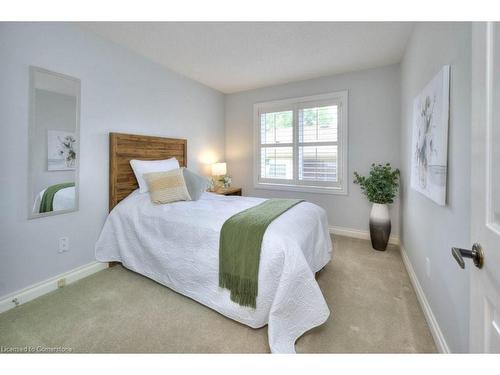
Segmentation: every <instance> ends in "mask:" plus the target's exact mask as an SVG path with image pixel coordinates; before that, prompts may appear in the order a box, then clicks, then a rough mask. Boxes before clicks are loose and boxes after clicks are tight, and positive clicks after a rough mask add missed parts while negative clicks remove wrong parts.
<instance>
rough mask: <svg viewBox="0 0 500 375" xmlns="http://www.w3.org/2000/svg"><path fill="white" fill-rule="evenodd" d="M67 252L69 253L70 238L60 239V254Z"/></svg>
mask: <svg viewBox="0 0 500 375" xmlns="http://www.w3.org/2000/svg"><path fill="white" fill-rule="evenodd" d="M66 251H69V238H68V237H61V238H59V252H60V253H64V252H66Z"/></svg>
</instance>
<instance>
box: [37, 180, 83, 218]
mask: <svg viewBox="0 0 500 375" xmlns="http://www.w3.org/2000/svg"><path fill="white" fill-rule="evenodd" d="M73 186H75V183H74V182H65V183H62V184H56V185H52V186H49V187H48V188H47V189H45V191H44V192H43V196H42V200H41V202H40V210H39V211H38V212H39V213H44V212H51V211H53V210H54V206H53V204H54V196H55V195H56V193H57V192H58V191H59V190H62V189H66V188H69V187H73Z"/></svg>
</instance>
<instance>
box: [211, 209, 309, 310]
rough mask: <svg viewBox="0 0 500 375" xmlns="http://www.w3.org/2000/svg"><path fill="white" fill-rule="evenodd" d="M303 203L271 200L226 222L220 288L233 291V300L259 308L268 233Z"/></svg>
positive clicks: (223, 229) (221, 257) (222, 231)
mask: <svg viewBox="0 0 500 375" xmlns="http://www.w3.org/2000/svg"><path fill="white" fill-rule="evenodd" d="M300 202H302V200H300V199H269V200H267V201H265V202H263V203H261V204H259V205H257V206H254V207H251V208H249V209H246V210H244V211H241V212H239V213H237V214H236V215H234V216H232V217H230V218H229V219H227V220H226V222H225V223H224V225H223V226H222V229H221V233H220V243H219V286H220V287H222V288H226V289H229V290H230V291H231V301H234V302H236V303H238V304H240V305H241V306H250V307H253V308H255V307H256V300H257V293H258V278H259V262H260V250H261V246H262V239H263V237H264V233H265V232H266V229H267V227H268V226H269V224H271V222H272V221H273V220H274V219H276V218H277V217H278V216H280V215H281V214H282V213H284V212H285V211H287V210H289V209H290V208H292V207H293V206H295V205H296V204H298V203H300Z"/></svg>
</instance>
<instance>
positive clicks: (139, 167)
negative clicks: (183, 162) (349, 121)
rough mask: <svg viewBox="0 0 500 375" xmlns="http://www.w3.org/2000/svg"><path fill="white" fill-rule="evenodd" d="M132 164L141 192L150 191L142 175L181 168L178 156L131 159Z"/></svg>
mask: <svg viewBox="0 0 500 375" xmlns="http://www.w3.org/2000/svg"><path fill="white" fill-rule="evenodd" d="M130 166H131V167H132V170H133V171H134V174H135V178H136V179H137V183H138V184H139V193H147V192H148V184H147V183H146V180H144V177H142V175H143V174H144V173H151V172H168V171H171V170H173V169H178V168H179V162H178V161H177V159H176V158H170V159H165V160H134V159H133V160H130Z"/></svg>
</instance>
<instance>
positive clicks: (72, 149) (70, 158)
mask: <svg viewBox="0 0 500 375" xmlns="http://www.w3.org/2000/svg"><path fill="white" fill-rule="evenodd" d="M76 145H77V142H76V136H75V133H70V132H64V131H56V130H49V131H48V133H47V169H48V170H49V171H62V170H75V169H76V161H77V150H76Z"/></svg>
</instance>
